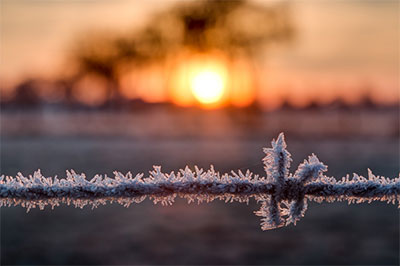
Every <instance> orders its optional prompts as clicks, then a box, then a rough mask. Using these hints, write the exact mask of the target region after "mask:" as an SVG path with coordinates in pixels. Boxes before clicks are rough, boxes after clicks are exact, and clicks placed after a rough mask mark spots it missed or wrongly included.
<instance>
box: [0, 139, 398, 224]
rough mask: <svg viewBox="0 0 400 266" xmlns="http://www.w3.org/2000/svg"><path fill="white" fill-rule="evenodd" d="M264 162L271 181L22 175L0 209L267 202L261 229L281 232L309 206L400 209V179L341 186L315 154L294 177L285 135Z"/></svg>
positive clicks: (3, 181) (212, 174) (212, 176)
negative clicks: (147, 201)
mask: <svg viewBox="0 0 400 266" xmlns="http://www.w3.org/2000/svg"><path fill="white" fill-rule="evenodd" d="M264 152H265V153H266V156H265V158H263V162H264V168H265V171H266V174H267V175H266V177H260V176H258V175H254V174H253V173H251V172H250V171H249V170H247V171H246V172H245V173H243V172H242V171H240V170H239V171H238V172H234V171H232V172H231V173H230V174H220V173H219V172H217V171H215V170H214V167H213V166H211V167H210V169H209V170H203V169H201V168H198V167H197V166H195V167H194V170H191V169H190V168H189V167H186V168H185V169H180V170H179V171H178V172H171V173H169V174H168V173H163V172H162V171H161V167H160V166H154V169H153V170H152V171H150V172H149V176H147V177H144V174H142V173H140V174H137V175H135V176H133V175H132V174H131V173H130V172H128V173H127V174H125V175H124V174H122V173H120V172H114V177H113V178H111V177H108V176H107V175H105V176H101V175H95V176H94V177H93V178H92V179H91V180H88V179H87V178H86V176H85V174H83V173H82V174H78V173H76V172H74V171H73V170H71V171H67V175H66V178H62V179H59V178H57V177H54V178H52V177H45V176H43V175H42V174H41V172H40V170H38V171H36V172H34V174H33V175H29V176H28V177H25V176H23V175H22V174H21V173H18V174H17V175H16V176H15V177H10V176H4V175H2V176H1V177H0V207H2V206H15V205H21V206H23V207H25V208H27V210H28V211H29V210H30V209H31V208H36V207H39V208H40V209H44V207H45V206H46V205H50V206H51V207H52V208H54V207H56V206H59V205H60V204H61V203H65V204H68V205H70V204H73V205H74V206H75V207H79V208H83V207H84V206H86V205H91V206H92V207H93V208H96V207H98V206H99V205H104V204H106V203H107V202H118V203H119V204H122V205H123V206H126V207H128V206H129V205H130V204H131V203H133V202H135V203H140V202H142V201H143V200H144V199H145V198H146V197H149V198H150V199H151V200H153V202H154V203H161V204H163V205H170V204H172V203H173V202H174V200H175V198H176V197H177V196H179V197H183V198H186V199H187V200H188V202H194V201H197V202H198V203H201V202H211V201H213V200H214V199H220V200H224V201H225V202H232V201H239V202H248V201H249V199H250V198H255V199H256V200H257V201H261V208H260V210H259V211H256V212H255V214H256V215H258V216H261V217H262V219H261V228H262V229H263V230H268V229H273V228H277V227H282V226H285V225H288V224H290V223H293V224H296V222H297V221H298V220H299V219H300V218H301V217H303V216H304V213H305V211H306V209H307V201H308V200H313V201H316V202H322V201H328V202H332V201H336V200H338V201H343V200H347V201H348V202H349V203H362V202H372V201H375V200H379V201H386V202H388V203H393V204H396V202H397V204H398V205H399V207H400V176H399V177H398V178H394V179H390V178H386V177H380V176H375V175H374V174H372V171H371V170H369V169H368V178H365V177H363V176H359V175H357V174H354V175H353V177H352V178H350V177H349V176H348V175H347V176H346V177H343V178H342V179H341V180H339V181H337V180H336V179H335V178H333V177H328V176H325V175H324V174H323V173H324V172H326V171H327V166H326V165H324V164H323V163H321V162H320V161H319V160H318V158H317V156H315V155H314V154H312V155H311V156H309V158H308V160H305V161H304V162H303V163H301V164H300V165H299V167H298V169H297V171H296V172H295V173H294V175H292V174H290V173H289V168H290V163H291V161H292V159H291V155H290V153H289V152H288V151H287V150H286V143H285V139H284V135H283V134H282V133H281V134H280V135H279V136H278V138H277V139H276V140H273V141H272V147H271V148H264Z"/></svg>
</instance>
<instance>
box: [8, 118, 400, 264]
mask: <svg viewBox="0 0 400 266" xmlns="http://www.w3.org/2000/svg"><path fill="white" fill-rule="evenodd" d="M189 112H191V113H189ZM193 112H194V113H193ZM346 112H347V113H345V114H344V113H340V112H317V111H315V112H312V113H302V112H297V111H292V113H290V112H289V113H288V112H286V113H285V112H276V113H270V114H268V115H265V114H263V115H262V116H261V117H260V116H258V117H257V116H254V115H247V116H244V117H243V116H241V117H236V116H234V117H233V118H232V115H230V114H226V113H220V112H217V111H215V112H214V111H213V112H206V113H201V112H198V113H196V111H193V110H189V111H187V112H180V115H176V114H175V113H174V111H173V110H172V111H171V110H155V111H151V112H150V111H142V112H139V113H138V114H129V113H122V114H119V115H116V114H115V113H113V114H108V113H103V114H96V115H95V114H91V113H66V112H41V113H37V112H36V113H35V112H33V113H30V114H27V113H13V112H8V113H7V112H5V113H4V112H3V113H2V114H1V133H2V134H1V173H2V174H6V175H15V174H16V173H17V172H18V171H21V172H22V173H23V174H25V175H28V174H31V173H33V171H34V170H36V169H38V168H40V169H41V170H42V173H43V174H44V175H46V176H53V175H58V176H60V177H63V176H65V170H67V169H74V170H76V171H77V172H84V173H86V174H87V176H88V177H91V176H92V175H94V174H96V173H100V174H108V175H112V171H114V170H119V171H121V172H127V171H132V172H133V173H136V172H144V173H147V172H148V171H149V170H151V168H152V166H153V165H162V167H163V170H164V171H165V172H168V171H172V170H177V169H179V168H181V167H184V166H185V165H189V166H193V165H199V166H201V167H204V168H208V167H209V165H210V164H213V165H214V166H215V168H216V170H219V171H221V172H229V171H230V170H237V169H242V170H245V169H250V170H252V171H253V172H256V173H259V174H263V166H262V164H261V158H262V157H263V156H264V154H263V152H262V147H266V146H269V145H270V140H271V139H272V138H273V137H276V136H277V135H278V133H279V131H278V129H280V130H282V131H287V133H286V139H287V143H288V149H289V151H290V152H291V153H292V156H293V159H294V162H293V164H292V169H293V168H295V167H297V165H298V164H299V163H300V162H302V161H303V159H305V158H306V156H308V155H310V154H311V153H315V154H316V155H317V156H318V157H319V159H320V160H321V161H322V162H324V163H325V164H327V165H328V166H329V170H328V175H332V176H335V177H341V176H343V175H345V174H347V173H349V174H351V173H353V172H356V173H359V174H362V175H366V174H367V168H371V169H372V170H373V172H374V173H375V174H377V175H384V176H388V177H395V176H397V175H398V172H399V165H398V162H399V150H398V147H399V139H398V132H396V128H397V129H398V113H397V111H382V112H370V113H369V112H368V111H358V112H350V111H346ZM185 114H186V115H185ZM11 121H12V122H11ZM307 121H313V123H311V122H310V123H309V124H307ZM396 121H397V122H396ZM378 123H380V124H378ZM396 123H397V124H396ZM328 125H330V126H331V127H329V126H328ZM338 125H339V126H338ZM340 125H341V126H340ZM326 131H329V132H326ZM257 209H258V205H257V204H256V203H255V202H251V203H250V204H249V205H246V204H239V203H231V204H225V203H223V202H219V201H216V202H213V203H210V204H201V205H197V204H191V205H188V204H187V203H186V202H185V201H184V200H178V201H177V202H176V203H175V204H174V205H172V206H169V207H163V206H161V205H153V204H152V203H151V202H150V201H149V200H146V201H145V202H143V203H141V204H135V205H132V206H131V207H129V208H123V207H121V206H120V205H116V204H113V205H107V206H101V207H99V208H98V209H95V210H91V209H90V208H88V207H86V208H84V209H83V210H81V209H75V208H73V207H68V206H62V207H58V208H56V209H55V210H53V211H51V210H50V209H49V208H47V209H46V210H45V211H39V210H37V209H34V210H31V211H30V212H29V213H26V210H25V209H23V208H21V207H14V208H2V209H1V263H2V264H36V265H37V264H76V263H77V262H79V264H113V265H121V264H152V265H154V264H275V265H276V264H279V265H284V264H296V265H299V264H342V265H343V264H346V265H349V264H358V265H360V264H363V265H396V264H398V263H399V254H398V250H399V212H398V209H397V208H396V206H394V205H386V204H385V203H372V204H360V205H347V203H331V204H317V203H310V206H309V208H308V210H307V213H306V216H305V217H304V218H303V219H302V220H301V221H300V222H299V223H298V224H297V225H296V226H292V225H291V226H288V227H285V228H282V229H276V230H272V231H266V232H263V231H261V229H260V226H259V218H258V217H256V216H255V215H254V214H253V211H255V210H257Z"/></svg>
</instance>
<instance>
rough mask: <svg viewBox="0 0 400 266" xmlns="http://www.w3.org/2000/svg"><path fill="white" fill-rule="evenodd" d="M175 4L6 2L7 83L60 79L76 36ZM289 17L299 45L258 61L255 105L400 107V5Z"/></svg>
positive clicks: (315, 6) (133, 22)
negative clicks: (366, 101)
mask: <svg viewBox="0 0 400 266" xmlns="http://www.w3.org/2000/svg"><path fill="white" fill-rule="evenodd" d="M176 2H177V1H153V0H152V1H122V0H119V1H104V0H92V1H23V0H3V1H1V47H0V51H1V64H0V78H1V82H2V83H3V86H4V87H7V85H10V84H14V83H15V82H18V81H19V80H20V79H22V78H25V77H29V76H45V77H51V76H52V75H56V74H58V73H62V72H63V70H64V69H66V68H68V66H66V65H65V62H66V60H65V58H66V56H67V54H68V53H69V52H70V51H69V49H70V48H71V45H72V44H73V43H74V40H75V39H76V38H77V36H82V35H84V34H86V33H87V32H94V31H102V32H109V33H110V34H111V35H112V34H114V33H116V32H117V33H121V32H122V33H123V32H125V31H127V30H130V29H132V28H133V27H140V25H143V24H145V22H146V19H148V17H149V14H152V12H155V11H158V10H162V9H167V8H168V7H170V6H171V5H173V4H174V3H176ZM258 2H260V3H262V4H268V3H269V2H268V1H258ZM290 11H291V15H292V16H293V20H294V24H295V27H296V30H297V32H296V38H295V40H294V42H292V43H287V44H281V45H279V46H278V45H277V46H276V47H272V48H270V49H269V50H266V51H265V53H264V54H260V55H259V58H260V59H261V60H260V61H261V62H262V64H261V67H260V69H259V75H260V77H259V79H260V82H261V84H262V90H261V91H260V92H259V94H258V95H257V98H258V99H259V100H260V99H261V100H260V102H261V103H262V104H263V105H265V107H266V108H274V106H276V105H279V104H280V102H281V101H282V99H283V98H287V99H288V100H289V101H290V102H292V103H293V104H295V105H299V106H301V105H305V104H307V103H308V102H309V101H310V99H313V100H318V101H320V102H329V101H331V100H333V99H334V98H337V97H342V98H344V99H345V100H346V101H347V102H350V103H352V102H357V100H359V98H360V96H361V95H364V94H365V93H366V92H369V93H371V95H372V96H373V99H374V100H375V101H377V102H382V103H392V102H397V101H399V47H400V45H399V34H400V26H399V16H398V15H399V2H398V1H319V0H314V1H311V0H305V1H293V3H292V4H291V6H290ZM202 75H203V77H208V78H211V79H214V80H216V79H218V77H217V78H215V77H214V78H213V74H207V73H203V74H202ZM228 79H229V77H228ZM193 86H194V89H195V87H196V85H193ZM192 89H193V88H192ZM157 95H159V94H157ZM218 97H219V96H218ZM221 97H222V96H220V98H221ZM221 99H222V98H221ZM205 101H207V100H205Z"/></svg>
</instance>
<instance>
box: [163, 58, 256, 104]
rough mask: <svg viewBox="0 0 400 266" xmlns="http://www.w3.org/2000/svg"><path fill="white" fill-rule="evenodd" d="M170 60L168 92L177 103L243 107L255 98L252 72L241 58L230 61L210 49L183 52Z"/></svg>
mask: <svg viewBox="0 0 400 266" xmlns="http://www.w3.org/2000/svg"><path fill="white" fill-rule="evenodd" d="M171 61H173V62H174V64H172V66H171V67H170V68H171V69H172V73H171V74H170V82H169V85H168V87H169V93H170V97H171V101H172V102H173V103H175V104H177V105H179V106H193V105H200V106H202V107H204V108H219V107H223V106H226V105H227V104H232V105H233V106H236V107H245V106H248V105H250V104H251V103H252V102H253V101H254V99H255V85H254V78H253V76H254V73H253V71H251V68H250V67H249V64H248V63H246V61H244V60H242V61H230V60H228V59H227V58H226V57H225V56H224V55H223V54H222V53H218V52H210V53H207V54H191V53H184V54H182V55H180V56H178V59H176V58H174V59H172V60H171Z"/></svg>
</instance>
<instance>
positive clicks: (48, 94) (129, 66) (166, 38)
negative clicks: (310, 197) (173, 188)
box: [0, 0, 400, 265]
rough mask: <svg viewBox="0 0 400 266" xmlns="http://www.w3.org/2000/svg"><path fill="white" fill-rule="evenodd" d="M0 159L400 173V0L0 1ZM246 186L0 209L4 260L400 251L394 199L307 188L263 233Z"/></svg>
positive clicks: (89, 166)
mask: <svg viewBox="0 0 400 266" xmlns="http://www.w3.org/2000/svg"><path fill="white" fill-rule="evenodd" d="M0 7H1V9H0V12H1V13H0V14H1V15H0V22H1V27H0V38H1V43H0V44H1V45H0V56H1V60H0V111H1V113H0V134H1V136H0V138H1V139H0V140H1V143H0V156H1V157H0V167H1V174H5V175H16V173H17V172H19V171H20V172H22V173H23V174H25V175H29V174H32V173H33V171H34V170H36V169H38V168H40V169H41V170H42V173H43V174H44V175H46V176H53V175H58V176H60V177H63V176H65V170H67V169H75V170H76V171H77V172H84V173H86V174H87V176H88V177H91V176H92V175H94V174H97V173H98V174H108V175H112V171H114V170H119V171H121V172H124V173H125V172H127V171H132V172H133V173H136V172H144V173H147V172H148V171H149V170H151V169H152V165H162V166H163V170H164V171H172V170H177V169H179V168H182V167H184V166H185V165H189V166H191V167H193V166H194V165H199V166H201V167H204V168H208V167H209V165H210V164H213V165H214V166H215V168H216V169H217V170H219V171H221V172H228V171H230V170H237V169H241V170H245V169H250V170H251V171H254V172H256V173H259V174H263V166H262V164H261V158H262V157H263V153H262V147H265V146H269V145H270V144H269V143H270V140H271V139H272V138H274V137H276V136H277V135H278V134H279V133H280V132H285V135H286V139H287V142H288V148H289V151H290V152H291V153H292V155H293V159H294V162H293V167H292V168H293V170H294V169H295V167H297V165H298V163H300V162H301V161H302V160H303V159H304V158H305V157H306V156H307V155H310V154H311V153H315V154H317V155H318V157H319V158H320V160H321V161H323V162H324V163H326V164H327V165H328V166H329V171H328V175H332V176H336V177H338V178H339V177H342V176H343V175H346V174H347V173H349V174H351V173H353V172H357V173H359V174H362V175H366V174H367V168H371V169H372V170H373V172H374V173H375V174H377V175H384V176H388V177H395V176H397V175H398V173H399V170H400V169H399V160H400V156H399V100H400V95H399V70H400V68H399V47H400V45H399V32H400V24H399V8H400V6H399V2H398V1H395V0H393V1H356V0H348V1H317V0H308V1H266V0H265V1H262V0H259V1H257V0H248V1H244V0H243V1H183V0H179V1H173V0H170V1H160V0H150V1H124V0H116V1H106V0H91V1H89V0H82V1H45V0H43V1H42V0H37V1H25V0H14V1H11V0H3V1H1V2H0ZM257 209H258V206H257V204H256V203H255V202H251V203H250V204H249V205H245V204H236V203H234V204H225V203H223V202H214V203H211V204H202V205H188V204H186V202H185V201H183V200H178V201H177V202H176V204H175V205H173V206H170V207H161V206H158V205H156V206H153V205H152V203H151V202H149V201H145V202H144V203H141V204H138V205H135V206H131V207H129V208H127V209H126V208H123V207H121V206H116V205H115V206H114V205H107V206H103V207H99V208H98V209H96V210H94V211H92V210H90V208H85V209H83V210H80V209H74V208H72V207H66V206H63V207H59V208H56V209H55V210H53V211H51V210H45V211H38V210H31V211H30V213H28V214H27V213H25V210H24V209H22V208H20V207H15V208H2V209H1V263H2V264H34V265H39V264H64V265H65V264H103V265H104V264H108V265H109V264H113V265H121V264H131V265H132V264H151V265H159V264H174V265H176V264H241V265H243V264H264V265H265V264H269V265H271V264H273V265H283V264H285V265H287V264H296V265H310V264H325V265H326V264H337V265H339V264H340V265H350V264H353V265H354V264H357V265H360V264H364V265H367V264H369V265H397V264H398V263H399V213H398V210H397V208H396V207H395V206H391V205H386V204H384V203H372V204H362V205H358V206H354V205H353V206H348V205H347V204H345V203H333V204H316V203H311V204H310V206H309V209H308V210H307V212H306V216H305V217H304V218H303V219H302V220H301V221H300V222H299V223H298V225H297V226H295V227H294V226H289V227H287V228H282V229H277V230H273V231H268V232H262V231H261V229H260V226H259V219H258V217H256V216H255V215H254V214H253V211H255V210H257Z"/></svg>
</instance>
